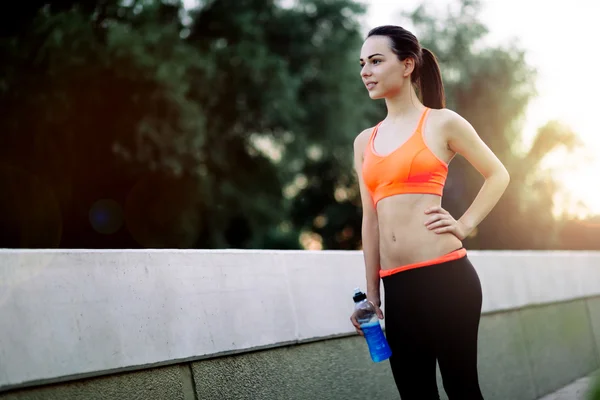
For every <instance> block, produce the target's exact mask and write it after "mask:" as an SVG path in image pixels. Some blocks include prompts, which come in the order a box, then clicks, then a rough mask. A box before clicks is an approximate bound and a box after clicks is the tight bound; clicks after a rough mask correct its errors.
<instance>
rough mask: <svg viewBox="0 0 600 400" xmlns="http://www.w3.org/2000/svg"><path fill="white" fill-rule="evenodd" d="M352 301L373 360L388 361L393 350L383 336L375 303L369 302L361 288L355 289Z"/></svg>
mask: <svg viewBox="0 0 600 400" xmlns="http://www.w3.org/2000/svg"><path fill="white" fill-rule="evenodd" d="M352 299H353V300H354V310H355V311H356V319H357V320H358V323H359V324H360V328H361V329H362V331H363V333H364V335H365V339H366V340H367V345H368V347H369V353H370V354H371V359H372V360H373V361H375V362H380V361H384V360H387V359H388V358H390V356H391V355H392V350H391V349H390V346H389V345H388V342H387V339H386V338H385V335H384V334H383V330H382V329H381V325H380V324H379V317H378V316H377V312H376V310H375V307H374V306H373V303H371V302H369V301H367V296H366V295H365V294H364V293H363V292H361V291H360V289H359V288H356V289H354V297H353V298H352Z"/></svg>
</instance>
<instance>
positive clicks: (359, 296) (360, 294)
mask: <svg viewBox="0 0 600 400" xmlns="http://www.w3.org/2000/svg"><path fill="white" fill-rule="evenodd" d="M366 298H367V295H365V294H364V293H363V292H361V291H360V289H359V288H354V296H353V297H352V300H354V302H355V303H358V302H359V301H363V300H365V299H366Z"/></svg>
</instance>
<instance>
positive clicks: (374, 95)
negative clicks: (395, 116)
mask: <svg viewBox="0 0 600 400" xmlns="http://www.w3.org/2000/svg"><path fill="white" fill-rule="evenodd" d="M369 97H370V98H371V100H379V99H382V98H383V96H381V93H377V92H376V91H375V92H369Z"/></svg>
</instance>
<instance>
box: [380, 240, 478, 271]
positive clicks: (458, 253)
mask: <svg viewBox="0 0 600 400" xmlns="http://www.w3.org/2000/svg"><path fill="white" fill-rule="evenodd" d="M466 255H467V249H465V248H464V247H461V248H460V249H456V250H454V251H451V252H450V253H446V254H444V255H441V256H439V257H435V258H432V259H428V260H425V261H420V262H416V263H411V264H407V265H402V266H398V267H395V268H389V269H381V270H379V276H380V277H381V278H385V277H386V276H390V275H394V274H397V273H399V272H403V271H408V270H411V269H415V268H422V267H428V266H431V265H437V264H442V263H445V262H449V261H454V260H458V259H459V258H463V257H465V256H466Z"/></svg>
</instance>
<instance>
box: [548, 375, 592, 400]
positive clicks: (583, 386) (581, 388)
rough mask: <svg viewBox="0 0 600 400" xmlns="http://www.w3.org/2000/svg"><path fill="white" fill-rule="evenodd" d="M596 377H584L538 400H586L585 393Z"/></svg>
mask: <svg viewBox="0 0 600 400" xmlns="http://www.w3.org/2000/svg"><path fill="white" fill-rule="evenodd" d="M595 376H596V375H590V376H586V377H583V378H580V379H577V380H576V381H574V382H572V383H571V384H569V385H567V386H565V387H563V388H562V389H560V390H558V391H556V392H554V393H550V394H547V395H546V396H544V397H542V398H540V399H538V400H588V397H587V391H588V388H589V387H590V385H591V383H592V379H593V378H594V377H595Z"/></svg>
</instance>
